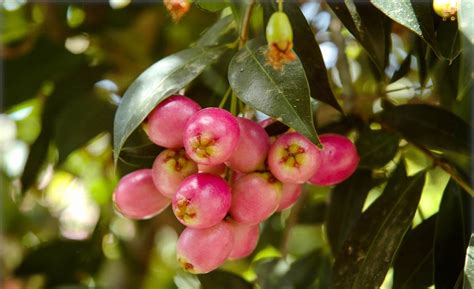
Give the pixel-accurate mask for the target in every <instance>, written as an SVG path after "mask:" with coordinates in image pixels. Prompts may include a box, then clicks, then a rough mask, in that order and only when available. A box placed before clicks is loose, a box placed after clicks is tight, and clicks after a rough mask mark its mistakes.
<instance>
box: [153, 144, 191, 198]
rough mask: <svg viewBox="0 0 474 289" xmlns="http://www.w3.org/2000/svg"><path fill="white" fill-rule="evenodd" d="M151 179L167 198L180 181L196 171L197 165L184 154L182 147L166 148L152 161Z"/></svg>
mask: <svg viewBox="0 0 474 289" xmlns="http://www.w3.org/2000/svg"><path fill="white" fill-rule="evenodd" d="M152 172H153V181H154V183H155V186H156V187H157V188H158V190H159V191H160V192H161V193H162V194H163V195H165V196H166V197H168V198H173V196H174V194H175V193H176V190H177V189H178V187H179V185H180V184H181V182H182V181H183V180H184V179H185V178H186V177H188V176H190V175H192V174H195V173H197V172H198V167H197V165H196V163H195V162H194V161H192V160H191V159H190V158H188V156H187V155H186V152H185V150H184V149H182V148H181V149H166V150H164V151H162V152H161V153H160V154H159V155H158V156H157V157H156V159H155V161H154V163H153V168H152Z"/></svg>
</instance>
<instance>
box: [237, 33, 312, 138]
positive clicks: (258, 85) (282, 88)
mask: <svg viewBox="0 0 474 289" xmlns="http://www.w3.org/2000/svg"><path fill="white" fill-rule="evenodd" d="M266 49H267V46H266V45H260V44H258V42H256V41H250V42H248V43H247V44H246V45H245V46H244V47H243V48H242V49H241V50H240V51H239V52H238V53H237V54H236V55H235V56H234V57H233V59H232V61H231V63H230V66H229V75H228V76H229V83H230V85H231V87H232V89H233V91H234V92H235V93H236V94H237V96H238V97H239V98H240V99H242V100H243V101H244V102H245V103H247V104H249V105H251V106H252V107H254V108H256V109H258V110H260V111H262V112H264V113H265V114H267V115H269V116H272V117H275V118H278V119H279V120H281V122H283V123H284V124H286V125H288V126H289V127H292V128H294V129H295V130H297V131H299V132H300V133H302V134H303V135H305V136H306V137H308V138H309V139H310V140H311V141H312V142H314V143H316V144H319V140H318V136H317V134H316V130H315V129H314V124H313V116H312V111H311V104H310V96H309V87H308V81H307V80H306V77H305V73H304V70H303V66H302V65H301V62H300V61H299V60H298V59H296V60H294V61H292V62H291V63H288V64H286V65H285V66H284V67H283V69H282V70H275V69H273V67H272V66H271V65H269V64H267V63H266V58H265V52H266Z"/></svg>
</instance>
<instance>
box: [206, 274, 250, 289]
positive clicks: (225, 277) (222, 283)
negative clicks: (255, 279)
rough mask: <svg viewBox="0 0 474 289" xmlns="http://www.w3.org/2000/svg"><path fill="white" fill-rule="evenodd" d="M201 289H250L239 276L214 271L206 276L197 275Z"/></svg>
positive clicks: (247, 283)
mask: <svg viewBox="0 0 474 289" xmlns="http://www.w3.org/2000/svg"><path fill="white" fill-rule="evenodd" d="M199 280H200V281H201V285H202V289H222V288H226V289H252V288H253V286H252V284H251V283H249V282H247V281H246V280H245V279H244V278H242V277H240V276H239V275H236V274H233V273H230V272H226V271H222V270H216V271H212V272H210V273H208V274H204V275H199Z"/></svg>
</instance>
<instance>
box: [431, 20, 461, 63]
mask: <svg viewBox="0 0 474 289" xmlns="http://www.w3.org/2000/svg"><path fill="white" fill-rule="evenodd" d="M459 38H460V37H459V30H458V22H457V20H456V21H450V20H449V21H440V22H439V24H438V27H437V29H436V39H437V43H438V51H439V52H440V54H441V55H443V56H444V57H445V58H446V59H448V60H449V61H452V60H454V59H455V58H456V57H458V55H459V53H460V52H461V46H460V41H459V40H460V39H459Z"/></svg>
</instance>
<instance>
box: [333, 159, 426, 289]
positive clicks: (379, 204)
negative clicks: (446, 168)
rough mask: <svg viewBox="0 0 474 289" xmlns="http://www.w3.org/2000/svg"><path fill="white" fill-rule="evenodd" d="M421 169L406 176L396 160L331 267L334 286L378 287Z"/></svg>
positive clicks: (415, 197)
mask: <svg viewBox="0 0 474 289" xmlns="http://www.w3.org/2000/svg"><path fill="white" fill-rule="evenodd" d="M423 184H424V173H419V174H417V175H415V176H413V177H407V175H406V172H405V168H404V165H403V164H402V163H400V164H399V165H398V167H397V169H396V170H395V172H394V173H393V174H392V176H391V177H390V179H389V181H388V183H387V186H386V187H385V190H384V192H383V193H382V195H381V196H380V197H379V198H378V199H376V200H375V202H374V203H373V204H372V205H371V206H370V207H369V208H368V209H367V210H366V211H365V212H364V213H363V214H362V215H361V216H360V218H359V220H358V221H357V223H356V224H355V225H354V227H353V229H352V231H351V233H350V234H349V237H348V239H347V241H346V242H345V243H344V245H343V247H342V250H341V251H340V253H339V255H338V256H337V257H336V261H335V263H334V267H333V275H332V278H333V279H332V287H331V288H334V289H345V288H352V289H356V288H357V289H373V288H378V287H379V286H380V285H381V284H382V282H383V280H384V278H385V274H386V273H387V271H388V269H389V268H390V265H391V263H392V260H393V259H394V256H395V254H396V251H397V249H398V247H399V245H400V243H401V241H402V238H403V235H404V234H405V232H406V231H407V230H408V228H409V227H410V225H411V222H412V220H413V216H414V215H415V212H416V209H417V207H418V202H419V200H420V197H421V192H422V189H423Z"/></svg>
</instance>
